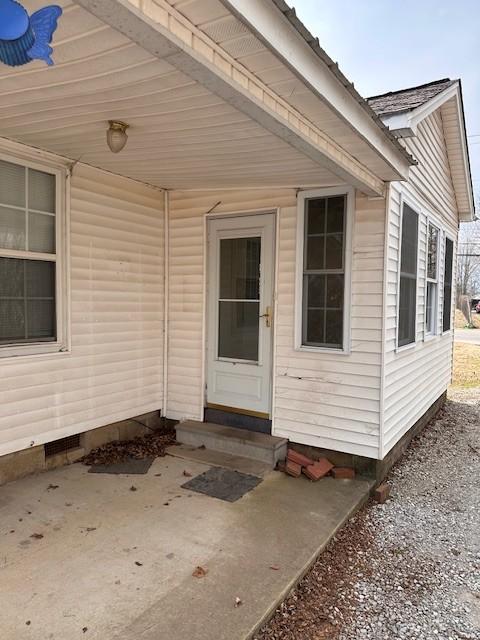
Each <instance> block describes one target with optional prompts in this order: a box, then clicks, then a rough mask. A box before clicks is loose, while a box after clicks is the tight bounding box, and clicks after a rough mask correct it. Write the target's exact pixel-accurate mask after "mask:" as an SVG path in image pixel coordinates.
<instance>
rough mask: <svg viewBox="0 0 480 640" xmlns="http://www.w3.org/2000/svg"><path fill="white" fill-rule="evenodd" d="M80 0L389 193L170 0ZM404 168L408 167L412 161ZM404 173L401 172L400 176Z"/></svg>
mask: <svg viewBox="0 0 480 640" xmlns="http://www.w3.org/2000/svg"><path fill="white" fill-rule="evenodd" d="M77 4H78V5H80V6H82V7H83V8H84V9H86V10H87V11H89V12H90V13H92V14H93V15H94V16H96V17H97V18H99V19H100V20H102V22H104V23H106V24H108V25H110V26H111V27H113V28H114V29H116V30H117V31H119V32H120V33H122V34H123V35H125V36H126V37H128V38H129V39H130V40H131V41H132V42H134V43H136V44H138V45H139V46H141V47H142V48H143V49H145V50H146V51H148V52H149V53H150V54H152V55H153V56H155V57H157V58H159V59H162V60H165V61H167V62H168V63H169V64H171V65H172V66H174V67H175V68H177V69H178V70H180V71H181V72H182V73H184V74H186V75H187V76H189V77H190V78H192V79H194V80H196V81H197V82H200V83H201V84H202V85H203V86H205V87H206V88H208V89H209V90H210V91H211V92H212V93H214V94H216V95H217V96H219V97H221V98H222V99H223V100H225V101H226V102H228V103H229V104H231V105H232V106H234V107H235V108H236V109H238V110H239V111H241V112H243V113H244V114H246V115H248V116H249V117H250V118H252V119H254V120H255V121H256V122H258V123H259V124H260V125H261V126H262V127H264V128H265V129H266V130H268V131H269V132H271V133H273V134H274V135H276V136H278V137H279V138H281V139H282V140H284V141H286V142H288V144H289V145H291V146H292V147H294V148H295V149H297V150H298V151H300V152H301V153H303V154H304V155H305V156H307V157H308V158H310V159H311V160H313V161H315V162H316V163H318V164H319V165H320V166H322V167H324V168H327V169H328V170H330V171H331V172H332V173H334V174H335V175H336V176H338V177H339V179H340V180H342V181H344V182H346V183H348V184H351V185H352V186H355V187H356V188H358V189H359V190H361V191H362V192H364V193H366V194H367V195H377V196H378V195H383V193H384V188H385V183H384V180H382V179H381V178H379V177H378V176H377V175H375V174H374V173H373V172H372V171H370V170H369V169H368V168H367V167H365V166H364V165H363V164H362V163H360V162H359V161H358V160H357V159H356V158H354V157H353V156H352V155H351V154H349V153H347V152H346V151H345V150H344V149H343V148H342V147H340V146H339V145H338V144H337V143H336V142H335V141H334V140H333V139H332V138H330V137H329V136H327V135H326V134H325V133H324V132H323V131H321V130H320V129H319V128H318V127H317V126H315V125H314V124H313V123H311V122H309V121H308V120H307V119H306V118H305V117H304V116H303V115H302V114H301V113H300V112H298V111H297V110H296V109H295V108H293V107H292V106H291V105H290V104H288V103H287V102H286V101H285V100H283V99H282V98H281V97H279V96H278V95H276V94H275V93H274V92H273V91H271V90H270V89H269V88H268V87H267V86H266V85H265V84H264V83H262V82H261V80H259V79H258V78H257V77H255V76H254V75H253V74H251V73H250V72H248V70H246V69H245V68H244V67H243V66H242V65H240V64H238V63H237V62H236V61H235V60H234V59H233V58H231V57H230V56H229V55H228V54H227V53H226V52H225V51H223V50H222V49H221V47H219V46H218V45H216V44H215V43H214V42H213V41H212V40H211V39H209V38H208V37H207V36H206V35H205V34H204V33H202V32H201V31H200V30H199V29H197V28H196V27H195V26H194V25H193V24H192V23H191V22H189V21H188V20H186V19H185V18H184V17H183V16H182V15H181V14H179V13H178V12H177V11H176V10H175V8H174V7H172V6H171V5H169V4H168V3H167V2H165V1H164V0H156V2H155V3H153V2H150V3H142V10H140V9H138V8H137V7H135V6H134V5H133V4H132V2H129V1H128V0H77ZM404 168H405V169H408V162H407V161H405V167H404ZM402 175H403V174H400V173H399V175H398V177H399V179H401V177H402Z"/></svg>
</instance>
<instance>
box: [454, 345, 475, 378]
mask: <svg viewBox="0 0 480 640" xmlns="http://www.w3.org/2000/svg"><path fill="white" fill-rule="evenodd" d="M452 386H454V387H480V346H478V345H476V344H466V343H461V342H458V343H455V346H454V353H453V380H452Z"/></svg>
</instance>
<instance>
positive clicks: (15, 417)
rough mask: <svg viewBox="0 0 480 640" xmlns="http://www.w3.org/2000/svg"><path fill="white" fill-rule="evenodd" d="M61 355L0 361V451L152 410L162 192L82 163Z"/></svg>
mask: <svg viewBox="0 0 480 640" xmlns="http://www.w3.org/2000/svg"><path fill="white" fill-rule="evenodd" d="M70 204H71V207H70V208H71V211H70V288H71V293H70V299H71V353H65V354H53V355H48V356H35V357H30V356H22V357H17V358H5V359H0V372H1V374H0V407H1V408H0V455H3V454H6V453H10V452H12V451H17V450H20V449H24V448H27V447H29V446H33V445H38V444H42V443H44V442H48V441H51V440H55V439H57V438H61V437H64V436H66V435H70V434H73V433H78V432H81V431H85V430H88V429H93V428H96V427H99V426H103V425H105V424H109V423H111V422H115V421H118V420H122V419H125V418H129V417H132V416H135V415H139V414H142V413H146V412H148V411H153V410H156V409H161V408H162V359H163V335H162V332H163V193H161V192H160V191H158V190H155V189H152V188H150V187H147V186H144V185H141V184H140V183H136V182H133V181H131V180H128V179H124V178H121V177H117V176H113V175H111V174H108V173H105V172H101V171H98V170H96V169H92V168H89V167H86V166H83V165H77V166H76V167H75V168H74V172H73V176H72V179H71V203H70Z"/></svg>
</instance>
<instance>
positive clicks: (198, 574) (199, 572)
mask: <svg viewBox="0 0 480 640" xmlns="http://www.w3.org/2000/svg"><path fill="white" fill-rule="evenodd" d="M207 573H208V569H204V568H203V567H196V568H195V571H194V572H193V573H192V576H193V577H194V578H204V577H205V576H206V575H207Z"/></svg>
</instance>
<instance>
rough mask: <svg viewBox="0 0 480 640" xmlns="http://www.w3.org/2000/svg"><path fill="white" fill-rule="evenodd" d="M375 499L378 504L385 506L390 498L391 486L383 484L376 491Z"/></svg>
mask: <svg viewBox="0 0 480 640" xmlns="http://www.w3.org/2000/svg"><path fill="white" fill-rule="evenodd" d="M373 497H374V499H375V500H376V501H377V502H378V503H380V504H383V503H384V502H386V501H387V500H388V498H389V497H390V486H389V485H388V484H387V483H386V482H382V484H379V485H378V487H377V488H376V489H375V492H374V494H373Z"/></svg>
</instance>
